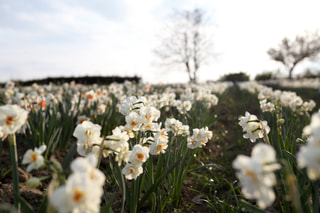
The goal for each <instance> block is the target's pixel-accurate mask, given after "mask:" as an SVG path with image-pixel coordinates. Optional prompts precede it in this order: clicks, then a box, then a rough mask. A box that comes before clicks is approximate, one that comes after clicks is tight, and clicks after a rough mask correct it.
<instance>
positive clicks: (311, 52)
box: [268, 31, 320, 79]
mask: <svg viewBox="0 0 320 213" xmlns="http://www.w3.org/2000/svg"><path fill="white" fill-rule="evenodd" d="M319 53H320V35H319V33H318V31H316V32H314V33H308V32H306V33H305V35H297V36H296V37H295V39H294V40H293V41H291V40H289V39H288V38H284V39H283V40H282V41H281V43H280V44H279V46H278V48H271V49H269V50H268V55H269V56H270V57H271V59H273V60H275V61H278V62H280V63H282V64H283V65H284V66H285V67H286V69H287V70H288V72H289V78H290V79H291V78H292V72H293V70H294V68H295V67H296V66H297V64H299V63H300V62H302V61H304V60H305V59H311V60H312V59H315V58H316V57H317V56H318V54H319Z"/></svg>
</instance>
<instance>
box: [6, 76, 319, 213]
mask: <svg viewBox="0 0 320 213" xmlns="http://www.w3.org/2000/svg"><path fill="white" fill-rule="evenodd" d="M295 85H297V84H295ZM313 85H314V84H313ZM317 88H318V87H317ZM309 89H310V90H313V92H315V93H316V95H318V96H315V98H318V100H312V99H306V98H305V97H304V96H303V94H302V95H301V96H299V95H297V93H296V92H295V91H288V90H280V89H273V88H272V87H267V86H264V85H262V84H259V83H257V82H253V81H250V82H241V83H240V82H238V83H235V82H234V83H232V82H215V83H207V84H203V85H201V84H179V85H147V84H143V83H139V84H136V83H134V82H129V81H126V82H125V83H123V84H119V83H112V84H110V85H98V84H94V85H83V84H77V83H75V82H71V83H64V84H62V85H54V84H49V85H37V84H33V85H32V86H28V87H27V86H26V87H20V86H18V85H15V83H14V82H7V83H6V85H5V87H3V88H1V90H0V102H1V104H0V137H1V139H2V141H1V142H0V155H1V157H0V165H1V168H0V212H5V211H8V212H84V213H86V212H204V211H206V212H319V211H320V207H319V179H320V157H319V156H320V112H319V105H317V103H318V102H317V101H319V99H320V97H319V93H317V89H315V88H309Z"/></svg>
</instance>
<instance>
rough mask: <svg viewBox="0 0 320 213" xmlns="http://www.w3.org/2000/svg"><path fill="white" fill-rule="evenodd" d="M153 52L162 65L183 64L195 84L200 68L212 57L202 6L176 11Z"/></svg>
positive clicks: (210, 38) (206, 21)
mask: <svg viewBox="0 0 320 213" xmlns="http://www.w3.org/2000/svg"><path fill="white" fill-rule="evenodd" d="M171 21H172V22H170V23H169V25H168V26H166V29H165V31H164V32H163V34H162V40H161V44H160V45H159V47H157V48H156V49H155V50H154V53H155V54H156V56H158V58H159V59H160V60H161V62H160V64H162V65H169V66H172V65H178V66H183V67H184V69H185V71H186V72H187V73H188V75H189V80H190V82H192V83H196V82H197V73H198V71H199V68H200V67H201V66H202V65H203V64H204V63H206V62H207V61H208V59H209V57H211V56H212V54H211V53H210V51H211V50H212V46H213V45H212V42H211V40H212V37H210V36H209V33H208V32H207V31H206V28H207V26H208V19H207V17H205V12H204V11H203V10H200V9H194V10H192V11H175V12H174V14H173V16H172V20H171Z"/></svg>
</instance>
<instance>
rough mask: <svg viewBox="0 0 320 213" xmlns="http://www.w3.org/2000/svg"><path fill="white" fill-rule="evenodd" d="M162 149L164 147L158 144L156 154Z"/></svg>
mask: <svg viewBox="0 0 320 213" xmlns="http://www.w3.org/2000/svg"><path fill="white" fill-rule="evenodd" d="M162 147H164V145H162V144H159V145H158V146H157V152H160V151H161V149H162Z"/></svg>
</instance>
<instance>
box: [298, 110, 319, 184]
mask: <svg viewBox="0 0 320 213" xmlns="http://www.w3.org/2000/svg"><path fill="white" fill-rule="evenodd" d="M303 132H304V134H306V135H307V136H308V143H307V145H305V146H303V147H301V149H300V151H299V152H298V154H297V161H298V166H299V167H300V168H307V174H308V177H309V178H310V179H311V180H317V179H320V112H317V113H315V114H313V115H312V117H311V123H310V124H309V125H308V126H306V127H305V128H304V129H303Z"/></svg>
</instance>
